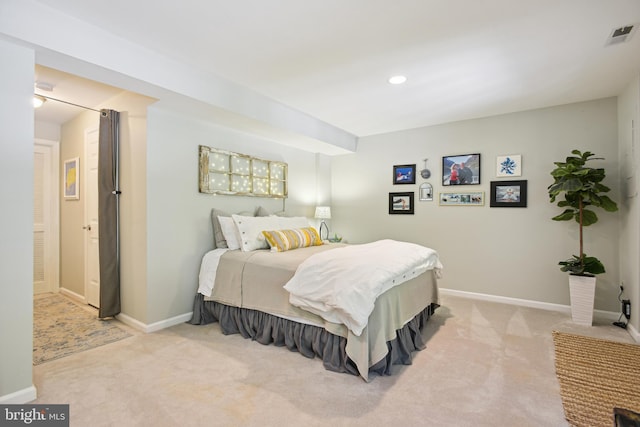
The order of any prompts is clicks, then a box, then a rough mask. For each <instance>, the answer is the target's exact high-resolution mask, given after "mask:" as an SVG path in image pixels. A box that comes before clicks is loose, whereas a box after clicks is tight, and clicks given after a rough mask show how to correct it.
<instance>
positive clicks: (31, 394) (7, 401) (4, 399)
mask: <svg viewBox="0 0 640 427" xmlns="http://www.w3.org/2000/svg"><path fill="white" fill-rule="evenodd" d="M37 397H38V391H37V390H36V386H34V385H33V384H32V385H31V387H27V388H25V389H22V390H18V391H16V392H13V393H9V394H5V395H4V396H0V404H3V405H22V404H24V403H29V402H31V401H32V400H36V398H37Z"/></svg>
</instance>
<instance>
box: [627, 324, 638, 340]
mask: <svg viewBox="0 0 640 427" xmlns="http://www.w3.org/2000/svg"><path fill="white" fill-rule="evenodd" d="M627 332H629V335H631V338H633V339H634V340H635V342H637V343H640V333H638V330H637V329H636V328H634V327H633V326H631V325H627Z"/></svg>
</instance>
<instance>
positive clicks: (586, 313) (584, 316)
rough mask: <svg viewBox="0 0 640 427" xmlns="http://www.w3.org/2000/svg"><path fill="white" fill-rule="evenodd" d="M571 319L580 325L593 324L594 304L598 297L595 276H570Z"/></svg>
mask: <svg viewBox="0 0 640 427" xmlns="http://www.w3.org/2000/svg"><path fill="white" fill-rule="evenodd" d="M569 296H570V298H571V319H572V320H573V322H574V323H577V324H579V325H587V326H591V325H592V324H593V304H594V301H595V297H596V278H595V276H592V277H589V276H575V275H573V274H570V275H569Z"/></svg>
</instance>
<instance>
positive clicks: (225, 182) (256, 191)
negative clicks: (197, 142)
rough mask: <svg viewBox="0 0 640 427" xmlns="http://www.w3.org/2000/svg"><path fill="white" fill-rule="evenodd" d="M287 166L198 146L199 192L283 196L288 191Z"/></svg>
mask: <svg viewBox="0 0 640 427" xmlns="http://www.w3.org/2000/svg"><path fill="white" fill-rule="evenodd" d="M287 169H288V166H287V164H286V163H284V162H278V161H274V160H264V159H259V158H257V157H251V156H247V155H245V154H239V153H234V152H231V151H225V150H218V149H216V148H211V147H206V146H204V145H201V146H200V147H199V176H200V179H199V181H200V182H199V190H200V192H201V193H208V194H226V195H239V196H258V197H271V198H282V199H284V198H286V197H287V191H288V189H287Z"/></svg>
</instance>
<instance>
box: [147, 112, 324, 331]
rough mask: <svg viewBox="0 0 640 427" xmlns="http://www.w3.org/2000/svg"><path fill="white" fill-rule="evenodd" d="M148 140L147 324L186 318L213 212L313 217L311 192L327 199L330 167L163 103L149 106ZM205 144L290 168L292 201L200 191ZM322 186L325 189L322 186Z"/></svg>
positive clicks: (318, 157)
mask: <svg viewBox="0 0 640 427" xmlns="http://www.w3.org/2000/svg"><path fill="white" fill-rule="evenodd" d="M147 130H148V134H147V135H148V139H147V266H148V268H147V293H148V295H147V299H146V303H147V314H146V316H145V317H144V318H139V319H138V320H140V321H142V322H144V323H146V324H151V323H154V322H158V321H162V320H165V319H169V318H171V317H173V316H179V315H183V314H184V313H189V312H190V311H191V310H192V308H193V298H194V296H195V293H196V290H197V287H198V273H199V269H200V261H201V259H202V256H203V255H204V254H205V253H206V252H207V251H209V250H210V249H212V248H213V243H212V239H213V230H212V227H211V221H210V211H211V208H213V207H217V208H220V209H224V210H227V211H229V212H232V213H233V212H239V211H244V210H250V209H254V208H255V207H256V206H263V207H265V208H266V209H268V210H270V211H272V212H276V211H281V210H283V208H285V209H286V211H287V213H288V214H290V215H296V216H298V215H300V216H307V217H312V216H313V213H314V208H315V204H316V192H318V191H319V192H321V193H322V194H324V195H326V196H325V197H327V198H328V194H329V189H328V185H329V184H328V183H329V175H328V174H329V163H330V162H329V161H328V160H327V158H326V157H325V156H322V155H316V154H313V153H309V152H305V151H301V150H297V149H295V148H291V147H288V146H284V145H280V144H277V143H274V142H271V141H267V140H264V139H261V138H257V137H255V136H252V135H249V134H245V133H239V132H237V131H233V130H231V129H228V128H224V127H221V126H218V125H216V123H215V117H212V118H211V121H206V120H199V119H195V118H193V117H188V116H186V115H184V114H182V113H180V112H177V111H175V110H172V109H171V108H170V107H169V106H167V105H166V104H164V103H163V102H159V103H157V104H155V105H153V106H151V107H150V108H149V111H148V129H147ZM199 145H207V146H211V147H214V148H220V149H225V150H229V151H234V152H238V153H242V154H247V155H251V156H255V157H260V158H264V159H268V160H280V161H284V162H287V163H288V165H289V166H288V167H289V197H288V198H287V199H285V201H283V200H281V199H267V198H262V197H243V196H223V195H210V194H201V193H199V192H198V146H199ZM323 186H324V187H325V188H323Z"/></svg>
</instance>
